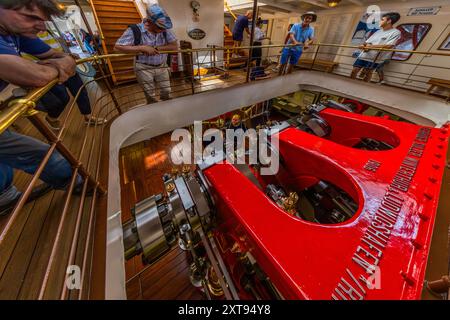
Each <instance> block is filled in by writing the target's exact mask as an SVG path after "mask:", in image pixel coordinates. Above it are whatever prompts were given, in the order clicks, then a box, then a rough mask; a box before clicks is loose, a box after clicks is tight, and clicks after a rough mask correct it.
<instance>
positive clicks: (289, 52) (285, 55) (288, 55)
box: [280, 48, 303, 65]
mask: <svg viewBox="0 0 450 320" xmlns="http://www.w3.org/2000/svg"><path fill="white" fill-rule="evenodd" d="M302 52H303V51H302V50H298V49H292V48H284V49H283V51H282V52H281V59H280V63H281V64H286V63H288V60H289V64H293V65H296V64H297V63H298V60H300V57H301V55H302Z"/></svg>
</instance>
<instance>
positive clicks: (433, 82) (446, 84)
mask: <svg viewBox="0 0 450 320" xmlns="http://www.w3.org/2000/svg"><path fill="white" fill-rule="evenodd" d="M428 84H429V85H430V87H429V88H428V91H427V94H431V93H432V92H433V90H434V88H436V87H441V88H445V89H449V90H450V80H444V79H436V78H431V79H430V80H428ZM448 100H450V94H449V95H448V96H447V101H448Z"/></svg>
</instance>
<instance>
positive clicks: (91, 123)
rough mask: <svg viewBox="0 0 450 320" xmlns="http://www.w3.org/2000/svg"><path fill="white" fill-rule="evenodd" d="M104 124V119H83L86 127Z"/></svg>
mask: <svg viewBox="0 0 450 320" xmlns="http://www.w3.org/2000/svg"><path fill="white" fill-rule="evenodd" d="M106 122H107V120H106V119H104V118H97V117H90V119H88V120H86V119H84V123H85V124H86V125H88V126H95V125H103V124H105V123H106Z"/></svg>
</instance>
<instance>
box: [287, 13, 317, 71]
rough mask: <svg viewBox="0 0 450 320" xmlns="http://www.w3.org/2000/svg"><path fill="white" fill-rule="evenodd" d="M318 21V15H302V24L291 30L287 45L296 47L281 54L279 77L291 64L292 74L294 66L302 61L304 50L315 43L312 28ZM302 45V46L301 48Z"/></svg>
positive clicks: (289, 69) (289, 68)
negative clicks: (312, 24)
mask: <svg viewBox="0 0 450 320" xmlns="http://www.w3.org/2000/svg"><path fill="white" fill-rule="evenodd" d="M316 21H317V15H316V14H315V13H314V12H312V11H308V12H306V13H305V14H303V15H302V23H296V24H294V25H293V26H292V28H291V30H289V41H288V43H287V44H291V45H296V46H292V47H288V48H284V49H283V50H282V52H281V59H280V64H281V65H280V70H279V71H278V74H279V75H282V74H283V73H284V71H285V69H286V65H287V64H288V63H289V66H288V69H287V73H291V72H292V69H293V68H294V66H295V65H296V64H297V63H298V60H300V57H301V55H302V53H303V50H304V49H308V47H309V46H310V45H311V44H312V43H313V41H314V28H313V27H311V26H310V24H311V23H313V22H316ZM300 45H302V46H300Z"/></svg>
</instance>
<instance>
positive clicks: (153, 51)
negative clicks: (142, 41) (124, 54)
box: [141, 46, 159, 56]
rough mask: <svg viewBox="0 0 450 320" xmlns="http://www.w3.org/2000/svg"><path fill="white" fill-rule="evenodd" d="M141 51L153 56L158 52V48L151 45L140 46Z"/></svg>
mask: <svg viewBox="0 0 450 320" xmlns="http://www.w3.org/2000/svg"><path fill="white" fill-rule="evenodd" d="M141 51H142V53H143V54H145V55H147V56H155V55H157V54H159V51H158V49H156V48H154V47H151V46H142V49H141Z"/></svg>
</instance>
